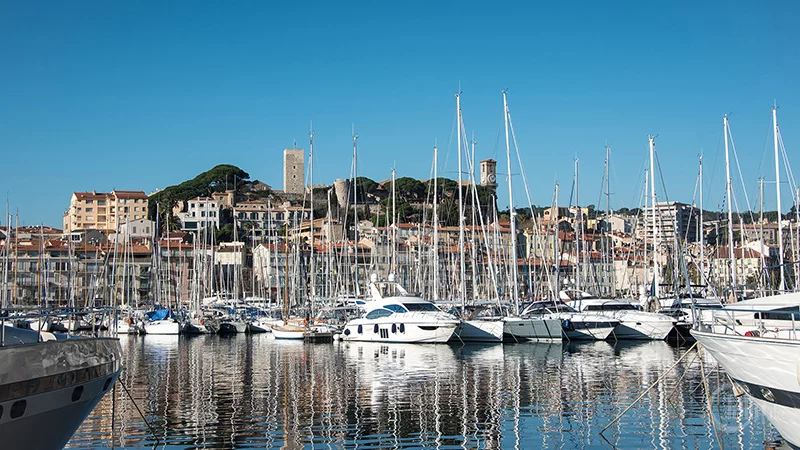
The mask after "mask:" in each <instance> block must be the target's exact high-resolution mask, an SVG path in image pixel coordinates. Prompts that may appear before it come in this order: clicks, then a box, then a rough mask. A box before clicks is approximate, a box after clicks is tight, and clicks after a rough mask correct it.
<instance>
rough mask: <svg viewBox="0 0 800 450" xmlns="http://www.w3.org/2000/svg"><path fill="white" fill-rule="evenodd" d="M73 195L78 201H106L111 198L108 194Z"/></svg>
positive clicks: (83, 193) (87, 193)
mask: <svg viewBox="0 0 800 450" xmlns="http://www.w3.org/2000/svg"><path fill="white" fill-rule="evenodd" d="M73 194H74V195H75V197H76V198H77V199H78V200H94V199H104V198H108V197H110V196H111V194H109V193H107V192H74V193H73Z"/></svg>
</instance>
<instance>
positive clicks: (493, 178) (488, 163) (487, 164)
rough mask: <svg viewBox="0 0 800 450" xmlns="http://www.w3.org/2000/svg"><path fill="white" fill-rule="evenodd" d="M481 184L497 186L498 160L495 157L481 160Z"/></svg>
mask: <svg viewBox="0 0 800 450" xmlns="http://www.w3.org/2000/svg"><path fill="white" fill-rule="evenodd" d="M481 186H488V187H497V161H495V160H493V159H484V160H483V161H481Z"/></svg>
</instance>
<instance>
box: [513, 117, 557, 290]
mask: <svg viewBox="0 0 800 450" xmlns="http://www.w3.org/2000/svg"><path fill="white" fill-rule="evenodd" d="M508 124H509V126H510V128H511V137H512V138H513V141H514V152H515V153H516V154H517V164H519V171H520V175H521V176H522V184H523V185H524V187H525V197H526V198H527V200H528V207H529V208H530V213H531V221H532V222H533V229H534V235H535V236H536V237H537V240H538V241H539V242H540V244H541V239H538V237H539V227H538V223H537V221H536V212H535V211H534V205H533V200H531V194H530V188H529V187H528V178H527V177H526V176H525V167H524V166H523V164H522V157H521V155H520V152H519V145H518V143H517V134H516V132H514V122H513V121H512V120H511V114H510V112H509V113H508ZM508 176H509V177H510V176H511V174H509V175H508ZM545 271H546V274H547V276H548V278H549V276H550V272H549V270H547V267H546V266H545Z"/></svg>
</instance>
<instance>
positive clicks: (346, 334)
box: [344, 325, 361, 336]
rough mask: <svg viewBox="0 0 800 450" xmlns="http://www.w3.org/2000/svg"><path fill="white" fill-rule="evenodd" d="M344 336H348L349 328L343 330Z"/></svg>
mask: <svg viewBox="0 0 800 450" xmlns="http://www.w3.org/2000/svg"><path fill="white" fill-rule="evenodd" d="M359 326H361V325H359ZM344 335H345V336H350V329H349V328H345V329H344Z"/></svg>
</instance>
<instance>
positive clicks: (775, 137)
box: [772, 106, 786, 292]
mask: <svg viewBox="0 0 800 450" xmlns="http://www.w3.org/2000/svg"><path fill="white" fill-rule="evenodd" d="M772 139H773V142H774V144H775V195H776V198H777V205H778V261H779V265H778V268H779V270H780V271H781V284H780V286H779V287H778V290H779V291H781V292H783V290H784V289H785V288H786V274H785V272H784V267H783V227H782V226H781V166H780V160H779V159H778V158H779V155H778V108H777V107H774V106H773V108H772Z"/></svg>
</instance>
